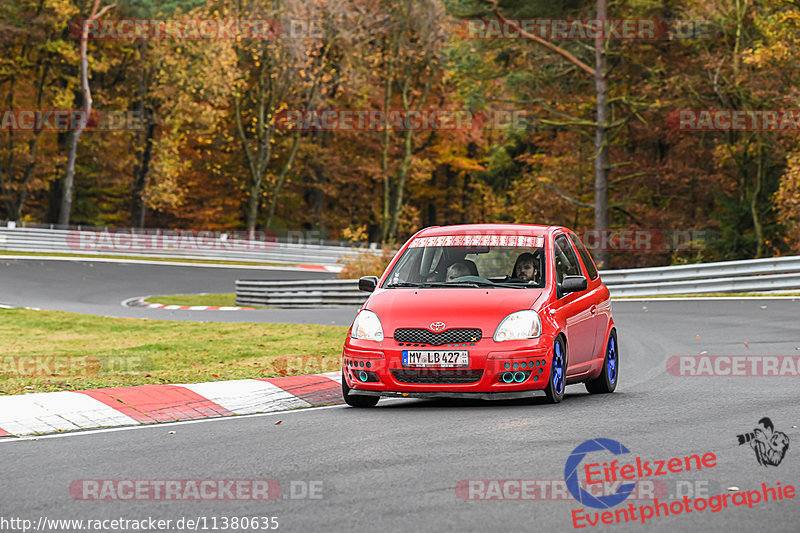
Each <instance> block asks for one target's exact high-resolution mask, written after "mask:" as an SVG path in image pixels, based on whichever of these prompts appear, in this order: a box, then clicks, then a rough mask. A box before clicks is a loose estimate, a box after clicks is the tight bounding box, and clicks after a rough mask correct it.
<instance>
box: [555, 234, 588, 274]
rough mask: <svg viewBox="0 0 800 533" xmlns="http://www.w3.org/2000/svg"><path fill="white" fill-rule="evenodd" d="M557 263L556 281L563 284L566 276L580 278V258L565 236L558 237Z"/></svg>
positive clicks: (556, 245)
mask: <svg viewBox="0 0 800 533" xmlns="http://www.w3.org/2000/svg"><path fill="white" fill-rule="evenodd" d="M554 244H555V246H554V250H555V262H556V281H557V282H558V283H561V282H562V281H564V276H580V275H581V269H580V266H579V263H578V256H576V255H575V251H574V250H573V249H572V246H571V245H570V244H569V241H568V240H567V237H566V236H565V235H564V234H561V235H559V236H558V237H556V240H555V243H554Z"/></svg>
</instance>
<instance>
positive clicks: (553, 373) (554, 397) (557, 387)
mask: <svg viewBox="0 0 800 533" xmlns="http://www.w3.org/2000/svg"><path fill="white" fill-rule="evenodd" d="M559 367H560V374H559ZM566 387H567V350H566V347H565V346H564V339H562V338H561V337H556V340H555V342H554V343H553V359H552V361H551V363H550V376H549V377H548V378H547V387H546V388H545V389H544V393H545V396H546V397H547V403H559V402H560V401H561V400H563V399H564V389H565V388H566Z"/></svg>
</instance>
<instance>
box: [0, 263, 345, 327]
mask: <svg viewBox="0 0 800 533" xmlns="http://www.w3.org/2000/svg"><path fill="white" fill-rule="evenodd" d="M334 276H335V275H334V274H330V273H327V272H313V271H309V272H303V271H299V270H288V269H287V270H279V269H269V270H264V269H248V268H219V267H217V266H214V267H207V266H173V265H159V264H158V263H154V262H151V263H149V264H144V263H105V262H98V261H92V260H86V261H53V260H46V261H44V260H35V259H30V260H29V259H24V260H22V259H4V258H1V257H0V286H2V292H0V304H3V305H11V306H18V307H38V308H41V309H50V310H54V311H71V312H75V313H85V314H93V315H103V316H116V317H132V318H157V319H163V320H202V321H213V322H288V323H318V324H337V325H343V326H348V325H350V324H351V323H352V322H353V318H354V317H355V313H356V311H357V310H358V309H357V308H352V309H351V308H338V309H329V310H308V309H305V310H301V309H294V310H275V309H257V310H253V311H188V310H179V311H168V310H163V309H147V308H133V307H123V306H122V305H121V302H122V301H123V300H126V299H128V298H134V297H137V296H148V295H153V294H193V293H201V292H208V293H231V292H235V290H236V285H235V283H236V280H237V279H264V280H301V279H321V278H330V277H334Z"/></svg>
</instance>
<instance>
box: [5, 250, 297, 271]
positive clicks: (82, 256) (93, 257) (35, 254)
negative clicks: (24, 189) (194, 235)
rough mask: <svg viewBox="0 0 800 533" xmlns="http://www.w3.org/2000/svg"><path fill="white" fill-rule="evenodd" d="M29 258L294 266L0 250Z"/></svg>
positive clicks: (180, 258) (181, 258) (9, 254)
mask: <svg viewBox="0 0 800 533" xmlns="http://www.w3.org/2000/svg"><path fill="white" fill-rule="evenodd" d="M13 255H20V256H29V257H79V258H81V259H124V260H127V261H152V262H154V263H164V262H167V263H175V262H179V263H200V264H208V265H246V266H255V267H258V266H282V267H285V266H295V264H294V263H257V262H253V261H217V260H216V259H191V258H183V257H172V258H168V257H137V256H132V255H110V254H88V255H87V254H69V253H59V252H14V251H10V250H0V259H2V258H3V257H6V256H13Z"/></svg>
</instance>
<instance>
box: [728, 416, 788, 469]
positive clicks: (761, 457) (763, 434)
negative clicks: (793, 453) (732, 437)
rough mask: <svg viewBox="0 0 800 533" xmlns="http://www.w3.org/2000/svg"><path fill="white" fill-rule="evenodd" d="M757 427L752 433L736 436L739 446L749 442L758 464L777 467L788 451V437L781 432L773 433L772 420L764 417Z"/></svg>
mask: <svg viewBox="0 0 800 533" xmlns="http://www.w3.org/2000/svg"><path fill="white" fill-rule="evenodd" d="M758 425H759V427H757V428H755V429H753V431H751V432H749V433H745V434H743V435H737V436H736V437H737V438H738V439H739V446H741V445H742V444H745V443H747V442H749V443H750V447H751V448H753V451H754V452H755V453H756V460H757V461H758V464H760V465H762V466H778V465H779V464H781V461H783V457H784V456H785V455H786V450H788V449H789V437H788V436H787V435H786V433H783V432H782V431H775V426H773V425H772V420H770V419H769V418H767V417H766V416H765V417H764V418H762V419H761V420H759V421H758Z"/></svg>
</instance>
